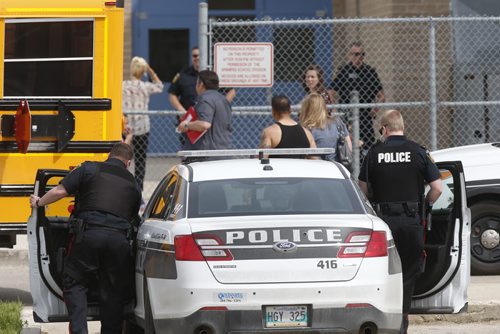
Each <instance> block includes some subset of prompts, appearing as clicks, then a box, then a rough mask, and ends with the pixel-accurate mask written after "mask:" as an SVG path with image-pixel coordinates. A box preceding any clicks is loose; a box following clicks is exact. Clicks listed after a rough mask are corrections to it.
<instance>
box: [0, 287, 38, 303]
mask: <svg viewBox="0 0 500 334" xmlns="http://www.w3.org/2000/svg"><path fill="white" fill-rule="evenodd" d="M0 300H2V301H12V302H15V301H18V300H19V301H21V302H22V303H23V305H28V306H31V305H33V299H31V294H30V292H29V291H25V290H20V289H11V288H0Z"/></svg>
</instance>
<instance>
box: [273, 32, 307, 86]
mask: <svg viewBox="0 0 500 334" xmlns="http://www.w3.org/2000/svg"><path fill="white" fill-rule="evenodd" d="M273 44H274V61H275V64H274V69H275V71H274V73H275V77H274V78H275V80H277V81H299V80H302V75H303V71H304V69H305V68H306V67H307V66H309V65H311V64H313V63H314V59H315V58H316V57H315V52H314V29H311V28H278V29H275V30H274V32H273Z"/></svg>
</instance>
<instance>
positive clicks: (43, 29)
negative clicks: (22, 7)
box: [4, 19, 94, 97]
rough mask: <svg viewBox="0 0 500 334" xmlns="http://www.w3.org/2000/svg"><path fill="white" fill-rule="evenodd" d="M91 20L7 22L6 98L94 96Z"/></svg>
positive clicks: (23, 20)
mask: <svg viewBox="0 0 500 334" xmlns="http://www.w3.org/2000/svg"><path fill="white" fill-rule="evenodd" d="M93 35H94V21H93V20H92V19H73V20H71V19H12V20H6V23H5V55H4V58H5V59H4V96H5V97H26V96H32V97H91V96H92V71H93V39H94V36H93Z"/></svg>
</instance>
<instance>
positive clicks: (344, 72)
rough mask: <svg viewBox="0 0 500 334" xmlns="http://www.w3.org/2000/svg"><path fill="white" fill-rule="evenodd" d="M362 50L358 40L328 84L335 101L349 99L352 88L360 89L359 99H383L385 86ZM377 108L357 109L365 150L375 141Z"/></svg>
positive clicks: (368, 101)
mask: <svg viewBox="0 0 500 334" xmlns="http://www.w3.org/2000/svg"><path fill="white" fill-rule="evenodd" d="M364 57H365V51H364V48H363V45H362V44H361V43H360V42H354V43H352V44H351V48H350V49H349V54H348V58H349V62H348V63H347V64H345V65H344V66H342V67H341V68H340V69H339V71H338V72H337V75H336V76H335V78H334V79H333V82H332V86H331V87H330V90H331V93H332V96H334V97H337V95H338V100H337V102H338V103H345V104H348V103H350V102H351V101H350V95H351V92H352V91H354V90H356V91H358V93H359V103H382V102H385V95H384V89H383V87H382V83H381V82H380V79H379V76H378V74H377V71H376V70H375V68H373V67H371V66H370V65H368V64H366V63H365V62H364ZM377 110H378V109H377V108H361V109H360V112H359V127H360V129H359V135H360V139H361V140H362V141H363V143H362V144H363V146H362V147H363V149H364V150H368V149H369V148H370V146H371V145H372V144H373V143H374V142H375V136H374V133H373V121H374V119H375V116H376V113H377Z"/></svg>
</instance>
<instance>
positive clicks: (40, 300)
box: [26, 169, 97, 322]
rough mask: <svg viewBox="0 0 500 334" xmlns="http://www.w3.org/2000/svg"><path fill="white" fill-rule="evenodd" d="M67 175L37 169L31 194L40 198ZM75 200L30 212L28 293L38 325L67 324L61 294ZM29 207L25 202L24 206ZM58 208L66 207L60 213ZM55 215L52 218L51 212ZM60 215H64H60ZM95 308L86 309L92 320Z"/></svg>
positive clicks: (61, 172) (62, 172)
mask: <svg viewBox="0 0 500 334" xmlns="http://www.w3.org/2000/svg"><path fill="white" fill-rule="evenodd" d="M66 174H68V171H65V170H54V169H52V170H38V173H37V176H36V181H35V189H34V193H35V195H37V196H42V195H43V194H45V193H46V192H47V191H48V190H49V189H50V188H52V187H54V186H56V185H57V184H58V183H59V181H60V180H61V179H62V178H63V177H64V176H66ZM73 204H74V198H72V197H67V198H64V199H61V200H60V201H58V202H56V203H52V204H50V205H47V206H45V207H41V208H38V209H33V210H32V212H31V216H30V217H29V219H28V225H27V234H28V248H29V269H30V291H31V296H32V298H33V316H34V319H35V321H37V322H57V321H68V319H67V311H66V306H65V304H64V301H63V295H62V269H63V258H64V254H65V251H66V247H67V244H68V234H69V229H68V220H69V215H70V211H71V210H72V207H73ZM26 205H28V203H27V204H26ZM61 206H63V207H65V208H67V209H66V210H64V211H63V210H61ZM55 211H56V212H58V216H55V215H54V214H53V212H55ZM60 212H67V215H64V216H61V214H60ZM96 312H97V308H96V307H90V308H89V316H90V317H91V318H92V317H93V316H94V315H96V314H97V313H96Z"/></svg>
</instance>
